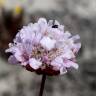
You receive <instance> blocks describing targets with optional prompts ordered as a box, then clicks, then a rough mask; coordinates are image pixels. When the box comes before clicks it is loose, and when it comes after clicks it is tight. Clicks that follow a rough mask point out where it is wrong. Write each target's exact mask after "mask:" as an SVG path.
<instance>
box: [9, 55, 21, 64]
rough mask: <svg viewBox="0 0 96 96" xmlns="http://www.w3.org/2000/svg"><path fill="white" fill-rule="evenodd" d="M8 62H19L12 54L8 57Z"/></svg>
mask: <svg viewBox="0 0 96 96" xmlns="http://www.w3.org/2000/svg"><path fill="white" fill-rule="evenodd" d="M8 62H9V63H10V64H18V63H19V62H18V60H17V59H16V58H15V56H14V55H11V56H10V57H9V59H8Z"/></svg>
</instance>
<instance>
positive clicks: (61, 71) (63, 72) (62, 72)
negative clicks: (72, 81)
mask: <svg viewBox="0 0 96 96" xmlns="http://www.w3.org/2000/svg"><path fill="white" fill-rule="evenodd" d="M65 73H67V69H66V68H65V67H61V68H60V75H63V74H65Z"/></svg>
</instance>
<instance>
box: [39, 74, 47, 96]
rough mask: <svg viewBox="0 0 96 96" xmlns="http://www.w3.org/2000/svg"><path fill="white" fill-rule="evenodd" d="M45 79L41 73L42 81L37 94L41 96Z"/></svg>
mask: <svg viewBox="0 0 96 96" xmlns="http://www.w3.org/2000/svg"><path fill="white" fill-rule="evenodd" d="M45 80H46V75H45V74H43V76H42V82H41V87H40V92H39V96H43V91H44V85H45Z"/></svg>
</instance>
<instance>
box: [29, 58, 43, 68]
mask: <svg viewBox="0 0 96 96" xmlns="http://www.w3.org/2000/svg"><path fill="white" fill-rule="evenodd" d="M29 65H30V66H31V67H32V68H33V69H38V68H40V67H41V65H42V63H41V62H40V61H38V60H36V59H35V58H31V59H30V60H29Z"/></svg>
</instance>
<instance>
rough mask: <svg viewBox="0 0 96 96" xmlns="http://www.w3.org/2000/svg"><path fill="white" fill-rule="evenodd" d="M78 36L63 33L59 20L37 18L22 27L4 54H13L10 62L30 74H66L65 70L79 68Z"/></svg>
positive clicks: (79, 45)
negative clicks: (33, 72) (36, 20)
mask: <svg viewBox="0 0 96 96" xmlns="http://www.w3.org/2000/svg"><path fill="white" fill-rule="evenodd" d="M79 39H80V36H79V35H76V36H72V35H71V33H70V32H68V31H64V26H63V25H60V24H59V22H58V21H56V20H55V22H54V24H53V20H49V22H48V23H47V21H46V19H45V18H40V19H39V20H38V22H37V23H34V24H32V23H30V24H29V25H28V26H24V27H23V28H22V29H21V30H20V31H19V32H18V33H17V35H16V37H15V39H14V40H13V43H10V44H9V48H8V49H7V50H6V52H10V53H12V55H11V56H10V57H9V62H10V63H13V64H15V63H16V64H17V63H18V64H20V65H22V66H24V67H25V68H26V69H27V70H29V71H35V72H37V73H41V74H42V73H46V74H47V75H57V74H59V73H60V74H65V73H66V72H67V68H71V67H72V68H75V69H78V64H77V63H76V62H75V61H76V59H75V58H76V54H77V53H78V51H79V49H80V47H81V43H80V42H79Z"/></svg>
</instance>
